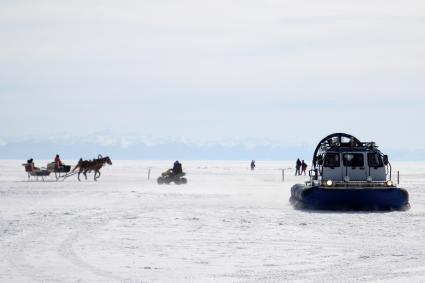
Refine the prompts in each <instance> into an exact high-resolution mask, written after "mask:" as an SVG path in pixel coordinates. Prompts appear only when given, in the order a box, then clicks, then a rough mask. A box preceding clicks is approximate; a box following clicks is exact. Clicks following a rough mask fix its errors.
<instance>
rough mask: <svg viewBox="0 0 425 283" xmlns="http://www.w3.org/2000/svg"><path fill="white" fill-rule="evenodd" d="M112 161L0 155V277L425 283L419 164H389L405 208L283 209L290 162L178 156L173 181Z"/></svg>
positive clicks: (424, 186)
mask: <svg viewBox="0 0 425 283" xmlns="http://www.w3.org/2000/svg"><path fill="white" fill-rule="evenodd" d="M113 162H114V164H113V165H112V166H109V167H105V168H104V169H103V170H102V174H103V175H102V177H101V178H100V179H99V181H98V182H93V181H92V179H89V181H83V182H78V181H77V178H76V176H73V177H70V178H69V179H67V180H66V181H64V182H27V181H26V179H27V177H26V173H25V172H24V169H23V167H22V166H21V163H22V162H20V161H0V174H1V175H0V250H1V254H0V282H211V281H214V282H288V281H302V282H341V281H344V282H357V281H370V282H425V163H395V164H393V169H394V170H400V172H401V186H402V187H404V188H406V189H407V190H408V191H409V194H410V204H411V209H410V210H408V211H405V212H387V213H359V212H358V213H354V212H353V213H347V212H346V213H329V212H306V211H299V210H294V209H293V208H292V206H291V205H290V203H289V201H288V199H289V196H290V187H291V186H292V185H293V184H295V183H298V182H303V181H305V180H306V177H304V176H302V177H299V176H297V177H295V176H292V175H293V173H294V171H293V170H292V169H290V167H293V164H292V162H291V163H289V162H261V161H257V162H256V164H257V168H256V170H255V171H251V170H249V162H229V161H222V162H220V161H190V162H185V161H183V168H184V170H185V171H186V172H187V178H188V180H189V183H188V184H187V185H181V186H176V185H169V186H167V185H162V186H159V185H157V184H156V181H155V179H156V177H157V176H158V175H159V174H160V173H161V172H162V171H164V170H165V169H168V168H169V167H170V166H171V164H172V162H164V161H114V160H113ZM45 163H46V162H42V164H45ZM70 163H72V164H75V161H74V162H70ZM36 165H40V164H39V163H38V162H37V164H36ZM150 167H151V168H152V169H151V179H150V180H147V172H148V168H150ZM282 168H285V172H286V176H285V181H284V182H282V175H281V169H282ZM92 176H93V175H90V177H91V178H92Z"/></svg>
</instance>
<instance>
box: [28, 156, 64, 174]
mask: <svg viewBox="0 0 425 283" xmlns="http://www.w3.org/2000/svg"><path fill="white" fill-rule="evenodd" d="M53 163H54V164H55V169H58V168H60V167H62V166H63V163H62V160H61V159H60V157H59V154H56V156H55V158H54V160H53ZM27 165H28V166H30V168H31V171H37V170H40V168H38V167H36V166H35V164H34V159H33V158H30V159H28V160H27Z"/></svg>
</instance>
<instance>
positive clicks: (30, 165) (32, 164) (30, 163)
mask: <svg viewBox="0 0 425 283" xmlns="http://www.w3.org/2000/svg"><path fill="white" fill-rule="evenodd" d="M27 165H28V166H29V168H30V169H31V171H34V170H40V168H38V167H35V165H34V159H32V158H30V159H28V160H27Z"/></svg>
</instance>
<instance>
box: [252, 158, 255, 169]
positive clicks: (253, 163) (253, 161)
mask: <svg viewBox="0 0 425 283" xmlns="http://www.w3.org/2000/svg"><path fill="white" fill-rule="evenodd" d="M254 169H255V160H252V161H251V170H254Z"/></svg>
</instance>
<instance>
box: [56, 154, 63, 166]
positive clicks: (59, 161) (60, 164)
mask: <svg viewBox="0 0 425 283" xmlns="http://www.w3.org/2000/svg"><path fill="white" fill-rule="evenodd" d="M62 165H63V164H62V160H61V159H60V157H59V154H56V157H55V168H56V169H59V168H60V167H61V166H62Z"/></svg>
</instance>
